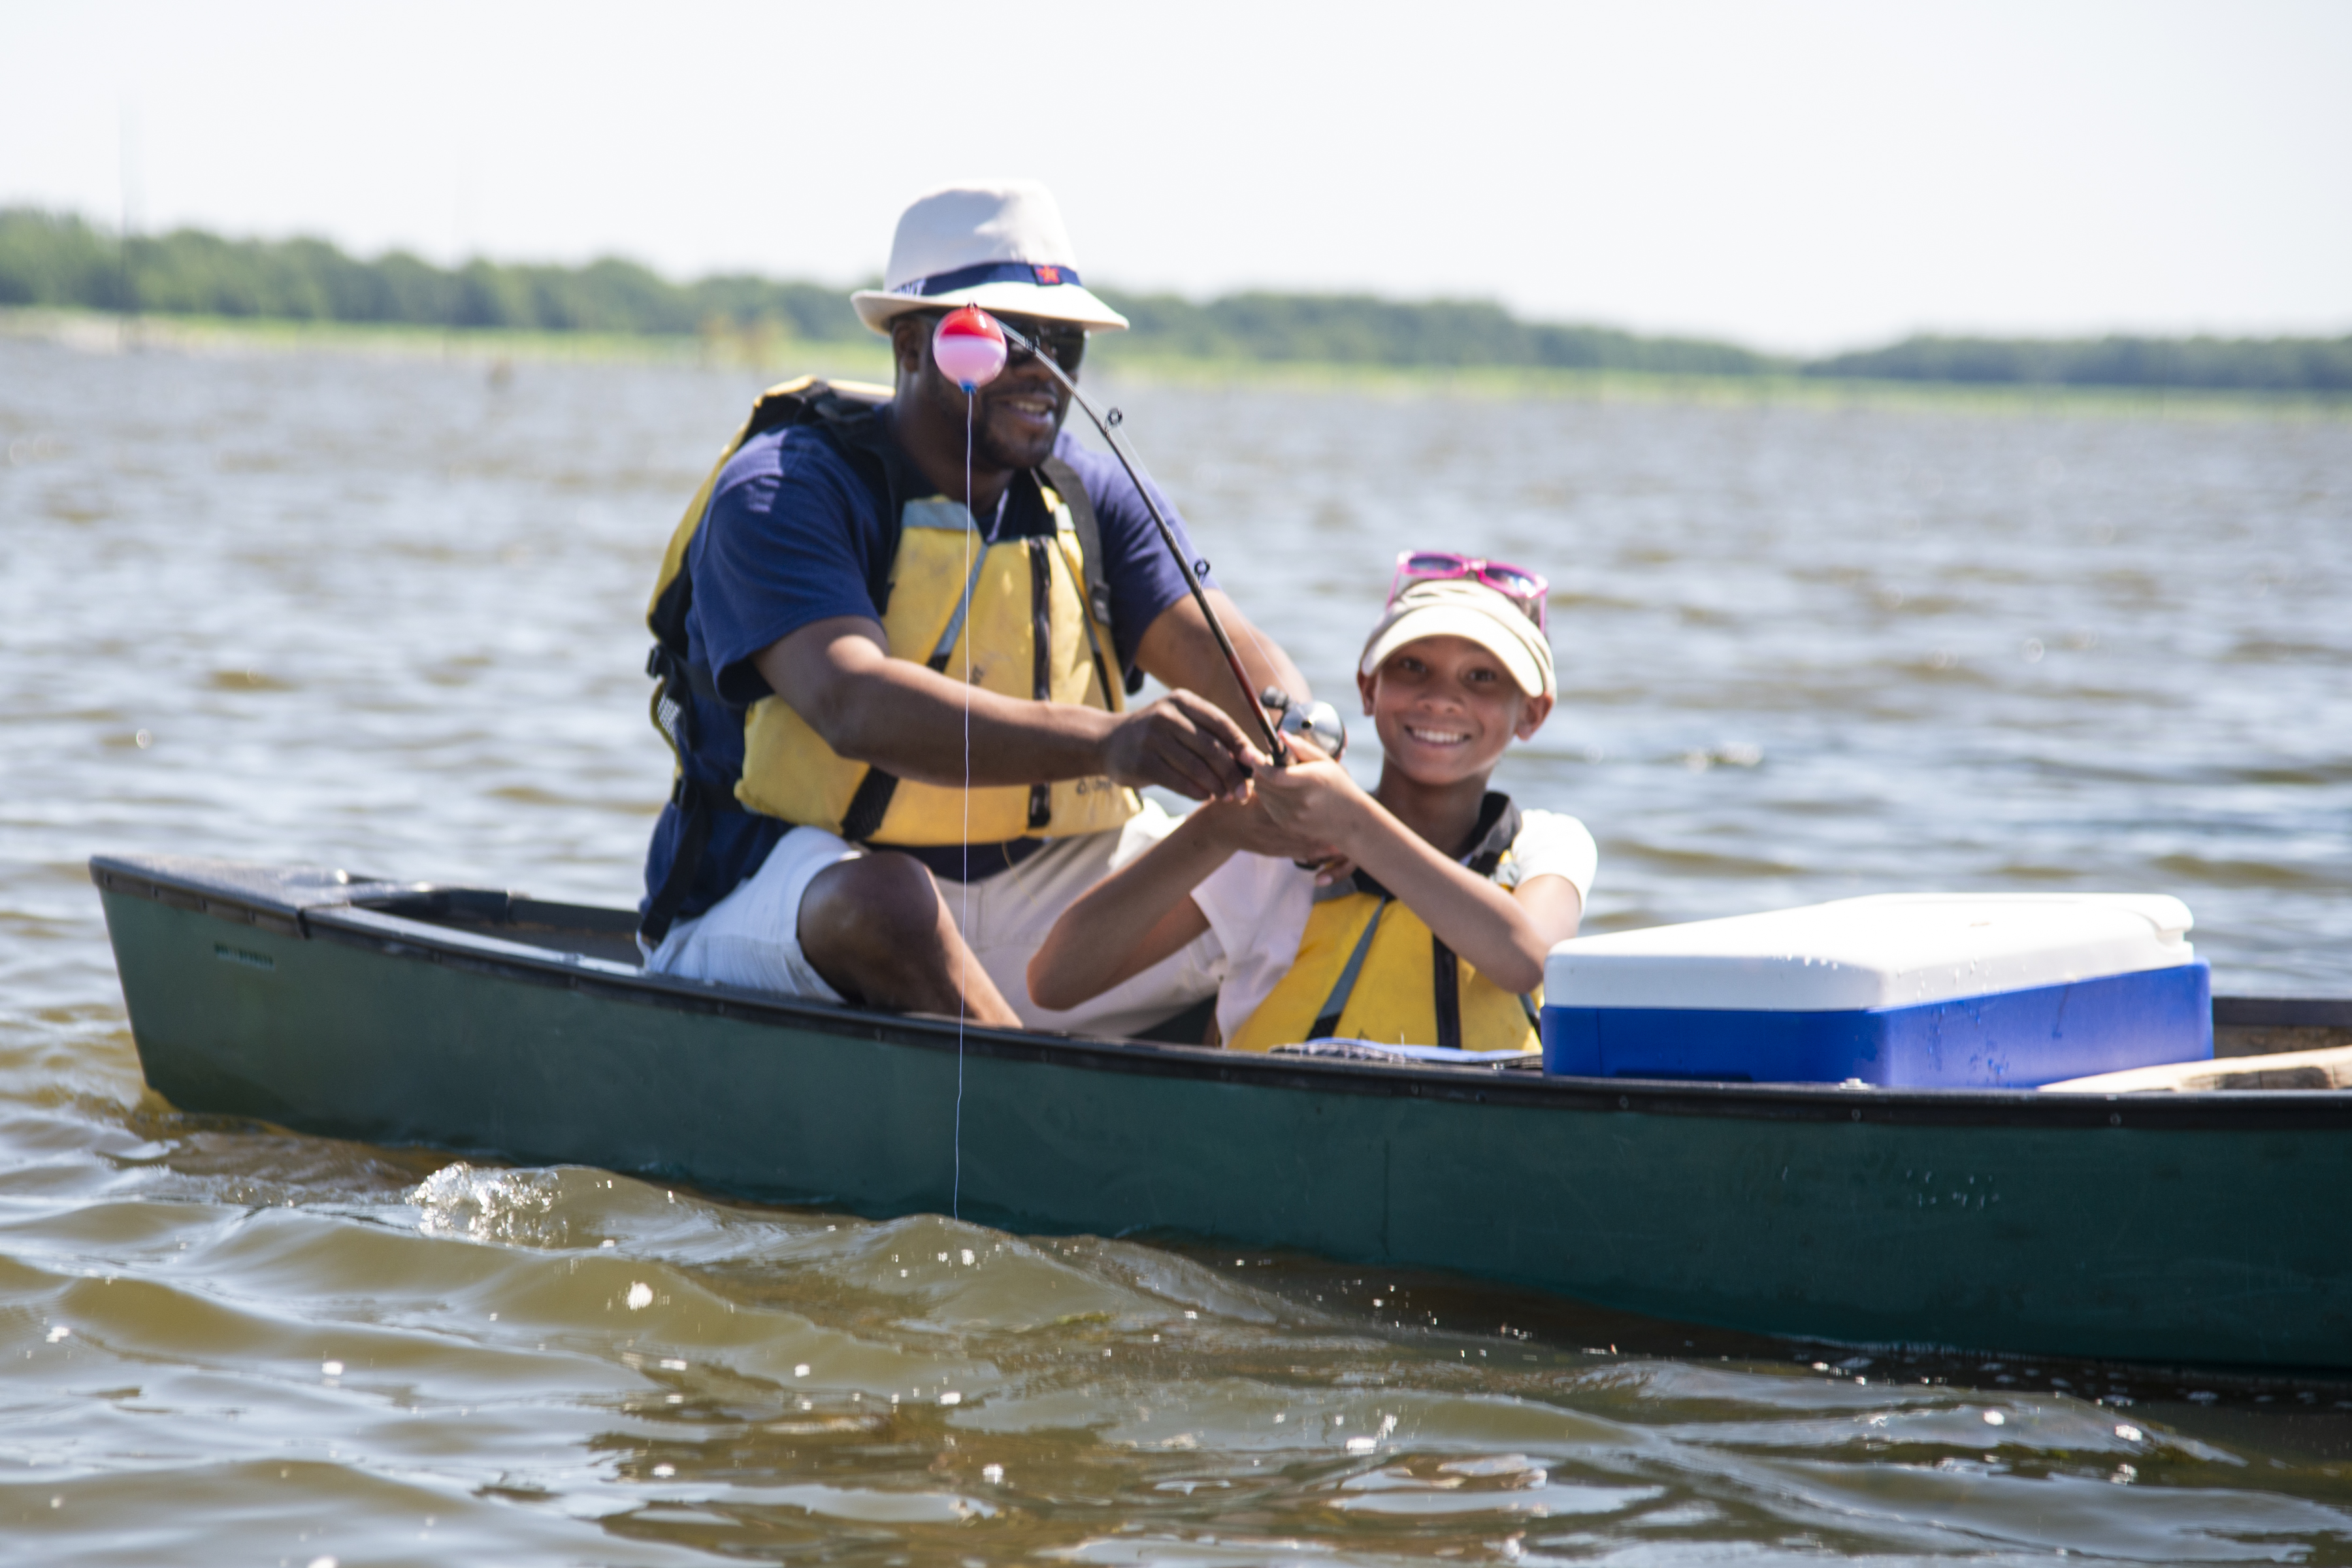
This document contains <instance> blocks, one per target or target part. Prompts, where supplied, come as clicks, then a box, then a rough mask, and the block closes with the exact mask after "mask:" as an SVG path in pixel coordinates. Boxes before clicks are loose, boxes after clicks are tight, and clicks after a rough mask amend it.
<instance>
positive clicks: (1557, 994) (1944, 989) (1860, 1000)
mask: <svg viewBox="0 0 2352 1568" xmlns="http://www.w3.org/2000/svg"><path fill="white" fill-rule="evenodd" d="M2188 932H2189V907H2188V906H2187V905H2186V904H2183V903H2182V902H2181V901H2180V900H2178V899H2172V898H2165V897H2162V896H2160V895H2143V894H2115V893H2093V894H2065V893H1886V894H1880V895H1878V896H1875V897H1872V898H1863V899H1841V900H1837V901H1835V902H1833V903H1826V904H1811V905H1808V906H1806V907H1804V908H1802V909H1794V910H1771V911H1769V912H1768V913H1764V914H1754V915H1738V916H1735V917H1733V918H1731V919H1729V920H1715V921H1694V922H1692V923H1690V924H1688V925H1672V926H1657V927H1654V928H1652V929H1650V930H1647V931H1617V932H1612V933H1611V934H1609V935H1605V936H1589V937H1578V938H1576V939H1575V940H1573V941H1570V942H1561V943H1560V944H1559V946H1558V947H1555V948H1553V949H1552V950H1551V956H1550V958H1549V961H1548V962H1547V963H1546V964H1545V966H1544V1009H1543V1065H1544V1070H1545V1071H1546V1072H1548V1073H1559V1074H1566V1075H1572V1076H1576V1077H1580V1078H1667V1079H1731V1080H1735V1081H1747V1082H1756V1083H1789V1082H1813V1083H1841V1082H1852V1081H1853V1080H1856V1079H1859V1080H1861V1081H1862V1082H1864V1083H1867V1084H1874V1085H1878V1086H1881V1087H1884V1088H1888V1089H2032V1088H2035V1087H2038V1086H2039V1085H2042V1084H2045V1083H2055V1082H2057V1081H2059V1080H2060V1079H2071V1078H2082V1077H2086V1076H2088V1075H2090V1074H2092V1073H2103V1072H2115V1071H2118V1070H2120V1069H2122V1068H2136V1067H2150V1066H2154V1065H2155V1064H2157V1063H2159V1062H2182V1061H2202V1060H2207V1059H2210V1058H2211V1057H2212V1055H2213V1005H2212V982H2211V977H2210V972H2209V970H2208V969H2207V966H2206V964H2205V961H2204V960H2202V959H2200V958H2199V957H2198V956H2197V954H2196V952H2195V951H2194V950H2193V949H2192V948H2191V947H2190V946H2189V941H2188Z"/></svg>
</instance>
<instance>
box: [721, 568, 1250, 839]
mask: <svg viewBox="0 0 2352 1568" xmlns="http://www.w3.org/2000/svg"><path fill="white" fill-rule="evenodd" d="M1171 613H1172V612H1171ZM1192 613H1193V616H1195V618H1197V617H1198V616H1199V614H1200V611H1199V610H1198V608H1197V607H1195V608H1194V609H1193V612H1192ZM1166 618H1167V616H1164V615H1163V616H1161V619H1162V620H1165V619H1166ZM1152 629H1153V631H1157V630H1158V629H1159V627H1158V624H1157V623H1155V624H1154V626H1153V628H1152ZM1201 635H1202V637H1206V636H1207V635H1208V634H1207V631H1206V629H1205V627H1204V628H1203V629H1202V634H1201ZM1145 636H1146V637H1147V638H1149V637H1150V636H1151V633H1150V632H1147V633H1146V634H1145ZM1211 651H1212V653H1214V644H1213V643H1212V644H1211ZM1219 662H1220V665H1222V662H1223V661H1222V660H1220V661H1219ZM752 664H753V666H754V668H757V669H758V670H759V672H760V675H761V679H765V680H766V681H767V683H768V686H769V688H770V689H772V690H773V691H774V692H775V693H776V695H778V696H779V697H781V698H782V699H783V700H784V701H785V702H786V703H787V704H788V705H789V706H790V707H791V708H792V709H793V711H795V712H797V713H798V714H800V716H801V717H802V718H803V719H805V720H806V721H808V723H809V727H810V728H812V729H814V731H816V732H817V734H818V735H820V736H821V737H823V738H824V743H825V744H826V745H828V746H830V747H832V748H833V749H834V751H835V752H837V753H838V754H840V755H841V756H844V757H847V758H849V759H850V760H851V761H853V762H861V763H870V764H871V765H873V766H875V767H878V768H882V769H885V770H887V772H890V773H896V774H898V776H899V777H900V778H906V779H913V780H916V781H918V782H919V783H923V784H940V785H947V786H958V787H960V786H961V785H962V784H964V782H965V780H966V779H967V777H968V778H969V779H970V781H971V784H974V785H975V786H985V785H1001V784H1049V783H1052V782H1053V781H1055V780H1056V779H1075V778H1092V777H1097V776H1102V777H1108V778H1110V779H1112V780H1114V781H1116V782H1117V783H1119V784H1159V785H1160V786H1162V787H1164V788H1167V789H1171V790H1174V791H1175V792H1176V793H1177V794H1179V795H1185V796H1188V797H1190V798H1192V799H1193V800H1208V799H1213V798H1215V797H1217V796H1220V795H1230V794H1233V793H1234V792H1235V791H1237V790H1239V789H1240V787H1241V785H1242V782H1243V780H1244V777H1245V776H1246V775H1245V774H1244V773H1243V772H1242V763H1244V762H1246V763H1251V764H1253V765H1255V764H1258V763H1264V761H1265V758H1264V757H1263V755H1261V754H1260V753H1259V752H1258V751H1257V750H1256V748H1255V746H1253V745H1252V743H1251V742H1250V739H1249V736H1248V735H1247V733H1246V732H1245V731H1243V730H1242V729H1241V728H1240V726H1238V725H1237V724H1236V723H1235V722H1234V720H1233V719H1232V718H1231V717H1230V716H1229V715H1228V714H1227V713H1226V712H1225V711H1223V710H1221V709H1220V708H1217V707H1214V706H1212V705H1211V704H1210V703H1209V702H1207V701H1204V700H1202V699H1201V698H1198V697H1195V696H1193V695H1192V693H1191V692H1189V691H1175V692H1171V694H1170V695H1168V696H1167V697H1164V698H1162V699H1160V700H1159V701H1157V702H1153V703H1150V704H1148V705H1146V706H1145V707H1143V708H1140V709H1138V710H1135V711H1133V712H1131V713H1123V714H1122V713H1106V712H1104V711H1102V710H1100V709H1097V708H1087V707H1081V706H1079V705H1077V704H1076V703H1067V702H1035V701H1030V700H1024V699H1022V698H1016V697H1005V696H1002V695H1000V694H998V693H996V692H992V691H986V690H982V689H980V688H979V687H976V686H967V685H965V684H964V683H963V682H961V681H959V680H952V679H949V678H948V677H947V676H945V675H942V674H940V673H938V672H937V671H935V670H932V669H929V668H926V667H925V666H923V665H919V664H917V663H915V662H914V661H912V660H911V659H904V658H891V657H890V654H889V651H888V644H887V642H885V641H884V639H883V633H882V628H881V627H880V626H878V625H877V624H876V623H875V622H873V621H870V620H867V619H866V618H865V617H864V616H834V617H832V618H831V619H828V620H822V621H815V622H812V623H811V624H810V625H808V626H803V627H801V628H800V629H799V630H798V631H795V632H793V633H792V634H791V635H789V636H787V637H782V638H781V639H779V640H778V641H776V642H772V643H771V644H769V645H768V646H767V647H765V648H762V649H761V651H760V652H759V653H758V654H757V655H756V656H754V658H753V659H752ZM1146 668H1149V666H1147V667H1146ZM1155 673H1156V672H1155ZM1224 680H1225V684H1226V685H1227V686H1228V687H1230V686H1231V685H1232V684H1233V677H1232V676H1231V675H1230V674H1227V675H1226V676H1225V677H1224ZM1237 758H1238V759H1239V760H1236V759H1237ZM967 767H969V770H970V772H969V773H967V772H966V769H967Z"/></svg>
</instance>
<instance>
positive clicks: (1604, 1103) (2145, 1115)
mask: <svg viewBox="0 0 2352 1568" xmlns="http://www.w3.org/2000/svg"><path fill="white" fill-rule="evenodd" d="M89 869H90V878H91V880H92V881H93V882H95V883H96V884H97V886H98V887H99V889H100V891H101V892H104V893H110V894H114V895H117V896H121V897H128V898H135V899H142V900H152V901H153V902H157V903H162V904H164V905H167V906H169V907H172V908H174V909H180V910H188V911H191V912H195V913H201V914H204V915H207V916H209V917H210V918H212V919H215V920H219V921H225V922H227V923H230V924H233V925H247V926H251V927H254V928H256V929H258V930H263V931H270V932H272V933H273V934H276V935H278V936H283V937H290V938H296V939H300V940H318V941H324V942H333V943H336V944H338V945H344V946H351V947H356V948H361V949H364V950H370V951H373V952H379V953H381V954H383V956H386V957H390V958H398V959H403V960H409V961H417V962H425V963H435V964H440V965H445V966H448V967H451V968H456V969H460V970H466V971H470V972H473V973H481V974H484V975H488V976H491V977H495V978H499V979H503V980H508V981H511V982H519V983H521V984H530V985H539V986H549V987H554V988H558V989H565V990H571V991H575V992H579V993H581V994H583V995H587V996H590V997H593V998H596V999H599V1000H607V1001H615V1002H622V1003H626V1004H631V1005H638V1006H653V1007H659V1008H666V1009H669V1010H674V1011H681V1012H687V1013H694V1014H700V1015H704V1016H713V1017H719V1018H728V1019H735V1020H741V1021H747V1022H758V1023H767V1024H774V1025H781V1026H790V1027H793V1028H795V1029H799V1030H803V1031H807V1032H812V1033H817V1034H829V1035H834V1036H837V1037H847V1038H855V1039H862V1040H870V1041H874V1042H877V1043H883V1044H890V1045H897V1046H906V1047H916V1048H919V1049H927V1050H942V1051H954V1050H957V1049H959V1048H961V1049H962V1050H964V1051H966V1052H969V1053H972V1054H976V1055H980V1056H985V1057H991V1058H1001V1059H1005V1060H1010V1061H1022V1062H1034V1063H1040V1064H1052V1065H1060V1066H1066V1067H1070V1068H1083V1069H1089V1070H1094V1071H1102V1072H1113V1073H1122V1074H1134V1075H1141V1076H1145V1077H1159V1078H1179V1079H1210V1080H1213V1081H1217V1082H1224V1083H1239V1084H1246V1085H1250V1086H1254V1087H1258V1088H1264V1089H1285V1090H1291V1091H1299V1092H1307V1093H1316V1094H1344V1095H1351V1096H1371V1097H1388V1098H1406V1099H1423V1098H1427V1099H1436V1100H1469V1101H1474V1102H1477V1103H1485V1104H1495V1105H1512V1106H1521V1107H1528V1108H1536V1109H1548V1110H1561V1111H1577V1112H1588V1113H1589V1112H1592V1111H1596V1110H1598V1111H1616V1112H1620V1113H1633V1114H1641V1115H1653V1116H1656V1115H1664V1116H1676V1117H1697V1118H1737V1119H1740V1120H1747V1121H1758V1120H1761V1121H1852V1122H1862V1123H1878V1124H1881V1125H1888V1124H1894V1125H1916V1126H2014V1127H2036V1128H2047V1129H2053V1130H2055V1129H2063V1128H2079V1129H2084V1130H2086V1131H2092V1130H2106V1129H2116V1128H2122V1129H2127V1130H2128V1129H2137V1130H2144V1131H2176V1130H2177V1131H2191V1130H2200V1129H2230V1130H2236V1131H2270V1130H2275V1131H2290V1130H2305V1129H2315V1128H2316V1129H2342V1130H2352V1090H2344V1089H2248V1090H2202V1091H2194V1092H2185V1093H2184V1092H2168V1093H2161V1094H2155V1093H2150V1094H2131V1095H2122V1094H2109V1095H2098V1094H2081V1095H2077V1094H2044V1093H2042V1092H2039V1091H2037V1090H2034V1089H1881V1088H1876V1087H1871V1086H1864V1087H1859V1088H1848V1087H1845V1086H1843V1085H1837V1084H1804V1083H1746V1082H1717V1081H1685V1080H1676V1079H1577V1078H1553V1077H1545V1076H1540V1075H1538V1074H1533V1073H1528V1072H1525V1071H1523V1070H1509V1069H1503V1068H1483V1067H1454V1066H1446V1065H1441V1064H1433V1063H1429V1064H1423V1063H1416V1064H1412V1065H1410V1066H1402V1065H1400V1066H1390V1065H1386V1064H1377V1063H1369V1062H1360V1061H1349V1060H1346V1059H1333V1058H1277V1057H1269V1056H1260V1055H1256V1054H1255V1053H1243V1052H1234V1051H1228V1050H1224V1049H1222V1048H1220V1047H1206V1046H1181V1045H1166V1044H1160V1043H1155V1042H1148V1041H1133V1040H1111V1039H1103V1038H1097V1037H1086V1036H1078V1035H1065V1034H1055V1033H1048V1032H1044V1031H1033V1030H1010V1029H993V1028H987V1027H983V1026H966V1027H964V1028H963V1029H962V1030H961V1034H959V1030H958V1027H957V1024H956V1021H955V1020H954V1019H952V1018H944V1017H937V1016H924V1015H908V1014H895V1013H877V1012H873V1011H870V1010H867V1009H864V1008H857V1007H849V1006H845V1005H835V1004H829V1003H823V1002H815V1001H808V1000H803V999H799V998H793V997H782V996H777V995H774V994H770V993H766V992H761V991H753V990H749V989H745V988H741V987H737V986H730V985H721V984H714V983H710V982H705V981H694V980H680V979H676V978H673V977H670V976H667V975H658V974H647V973H645V972H643V971H642V970H638V969H635V968H633V967H631V966H629V965H625V964H621V963H614V962H612V961H609V960H604V959H598V958H593V957H587V956H584V955H581V954H575V953H564V952H555V951H553V950H551V949H547V948H542V947H536V946H529V945H525V944H523V943H520V942H505V941H501V940H499V939H498V938H496V937H492V936H488V935H483V934H478V933H477V932H476V931H467V930H463V929H456V928H453V927H450V926H446V925H440V924H436V923H434V922H432V921H425V920H418V919H415V918H412V917H409V916H406V915H402V914H394V913H391V912H388V911H387V910H384V909H382V908H372V907H369V906H370V905H371V904H384V903H406V904H408V905H410V907H412V908H413V907H415V904H416V903H417V902H418V901H420V900H427V899H432V900H443V899H447V900H465V901H470V902H471V903H473V904H474V905H475V906H476V907H478V908H482V909H488V908H489V907H490V906H491V905H492V904H493V903H495V902H498V901H499V900H504V904H503V906H502V907H509V908H511V907H516V906H519V905H522V904H526V903H527V904H528V905H529V907H530V908H531V909H532V910H535V911H547V912H554V911H558V910H562V911H567V912H569V911H575V910H576V912H577V913H578V914H579V915H580V916H581V917H583V921H586V922H588V923H592V924H593V925H594V926H596V927H597V928H599V929H603V928H608V927H610V926H611V925H612V923H613V922H614V920H615V918H616V917H617V916H618V915H619V911H615V910H602V909H596V908H593V906H573V905H558V904H551V903H547V902H544V901H541V900H522V899H521V898H520V895H509V894H505V893H500V892H496V891H490V890H485V889H462V888H449V887H440V886H436V885H432V884H425V883H415V882H408V883H394V882H385V881H372V880H362V879H339V878H340V874H338V873H317V872H305V873H301V874H300V878H299V879H298V878H297V877H296V876H295V875H293V874H286V875H285V876H284V877H283V878H282V879H281V880H280V882H279V885H278V886H274V887H273V886H271V885H270V881H271V878H272V877H273V876H276V875H278V874H277V873H273V872H271V871H269V870H268V868H258V867H250V866H240V865H236V863H232V862H223V861H194V860H188V859H183V858H176V857H148V856H106V855H101V856H94V857H92V858H91V860H90V863H89ZM224 873H227V874H228V875H224ZM312 895H315V896H312ZM2224 1004H2230V1005H2249V1004H2252V1005H2255V1007H2254V1009H2253V1010H2256V1011H2257V1016H2252V1017H2249V1018H2246V1019H2244V1020H2242V1021H2244V1022H2250V1023H2276V1024H2294V1023H2303V1022H2305V1021H2309V1022H2315V1023H2333V1022H2336V1020H2337V1019H2339V1018H2340V1017H2341V1016H2343V1014H2344V1013H2345V1011H2346V1010H2347V1006H2352V1005H2347V1004H2345V1003H2340V1002H2336V1001H2335V1000H2333V999H2325V1000H2315V1001H2303V1000H2297V999H2271V998H2217V999H2216V1004H2215V1010H2216V1013H2217V1015H2219V1014H2220V1013H2221V1008H2222V1006H2223V1005H2224ZM2273 1015H2275V1016H2273Z"/></svg>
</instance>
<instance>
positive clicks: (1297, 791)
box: [1250, 739, 1368, 859]
mask: <svg viewBox="0 0 2352 1568" xmlns="http://www.w3.org/2000/svg"><path fill="white" fill-rule="evenodd" d="M1292 752H1293V754H1294V756H1295V758H1296V760H1295V761H1294V762H1292V763H1291V764H1290V765H1289V766H1288V767H1286V768H1259V769H1257V770H1256V771H1255V773H1252V774H1251V775H1250V793H1251V795H1253V796H1254V797H1255V800H1256V801H1257V803H1258V805H1259V807H1260V809H1262V810H1263V811H1264V812H1265V815H1266V817H1267V819H1268V820H1269V821H1271V822H1272V823H1273V824H1274V826H1276V828H1278V829H1280V830H1281V831H1283V832H1285V833H1288V834H1291V835H1293V836H1294V837H1298V838H1301V839H1305V840H1307V841H1309V842H1311V843H1314V844H1317V845H1321V846H1323V847H1324V853H1323V854H1321V855H1318V856H1313V857H1301V858H1314V859H1324V858H1328V857H1329V856H1330V855H1331V854H1333V853H1335V852H1341V851H1344V850H1345V849H1346V847H1347V846H1348V844H1349V840H1350V838H1351V837H1352V836H1353V834H1354V831H1355V829H1356V828H1357V827H1358V826H1360V825H1361V823H1362V821H1363V811H1362V807H1363V805H1365V804H1366V803H1367V798H1368V797H1367V796H1366V795H1365V794H1364V792H1363V791H1362V790H1360V789H1359V788H1358V787H1357V786H1356V781H1355V780H1353V779H1351V778H1349V776H1348V773H1347V770H1346V769H1344V768H1342V767H1341V766H1340V765H1339V763H1335V762H1331V761H1329V760H1328V759H1327V758H1325V757H1324V756H1323V754H1322V753H1321V752H1318V751H1316V750H1315V749H1314V748H1313V747H1312V746H1309V745H1306V744H1304V743H1301V742H1297V740H1295V739H1294V740H1293V742H1292Z"/></svg>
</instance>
